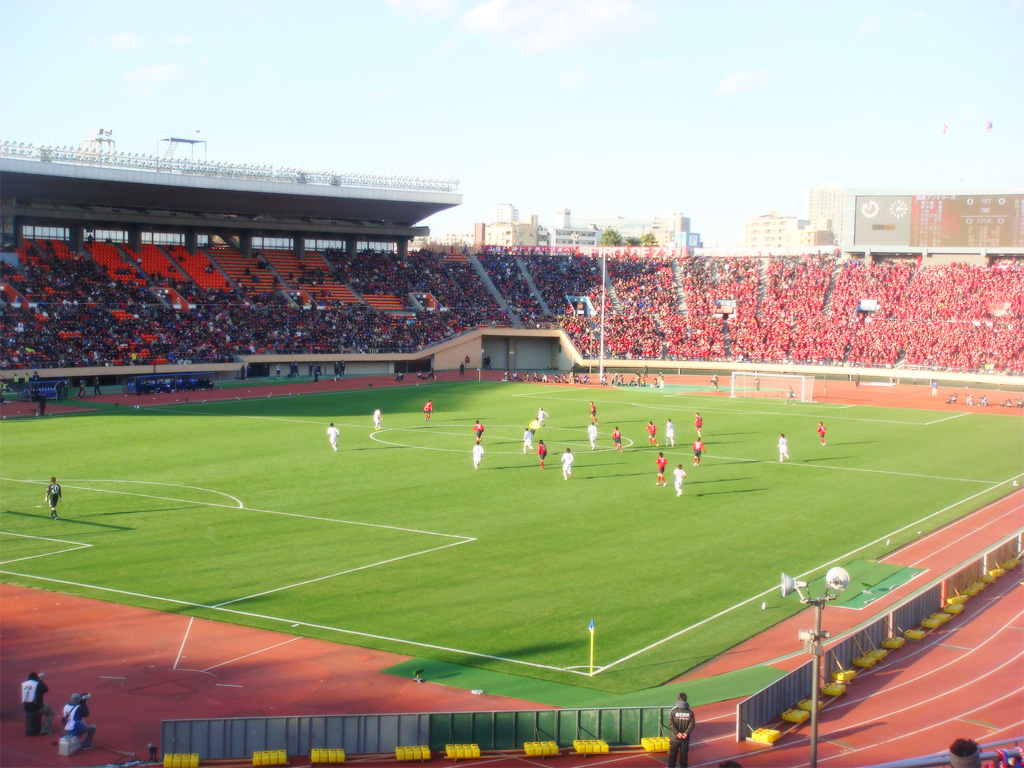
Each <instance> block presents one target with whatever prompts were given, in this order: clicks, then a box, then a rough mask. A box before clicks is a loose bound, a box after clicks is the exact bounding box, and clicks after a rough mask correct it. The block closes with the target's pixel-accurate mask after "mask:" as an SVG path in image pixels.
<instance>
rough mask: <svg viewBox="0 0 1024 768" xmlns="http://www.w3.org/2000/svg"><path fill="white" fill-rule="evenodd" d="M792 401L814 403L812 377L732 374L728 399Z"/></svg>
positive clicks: (734, 372) (744, 372)
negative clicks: (755, 398)
mask: <svg viewBox="0 0 1024 768" xmlns="http://www.w3.org/2000/svg"><path fill="white" fill-rule="evenodd" d="M790 390H792V391H793V399H794V400H799V401H800V402H801V403H811V402H814V377H813V376H801V375H798V374H787V373H750V372H747V371H733V372H732V390H731V391H730V393H729V396H730V397H776V398H782V399H783V400H786V399H789V393H790Z"/></svg>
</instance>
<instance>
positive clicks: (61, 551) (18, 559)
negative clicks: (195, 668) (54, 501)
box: [0, 531, 92, 565]
mask: <svg viewBox="0 0 1024 768" xmlns="http://www.w3.org/2000/svg"><path fill="white" fill-rule="evenodd" d="M0 536H17V537H18V538H21V539H38V540H39V541H53V542H56V543H58V544H73V545H74V546H71V547H68V548H67V549H58V550H55V551H53V552H43V553H42V554H41V555H29V556H28V557H16V558H14V559H13V560H0V565H7V564H8V563H20V562H21V561H22V560H35V559H36V558H37V557H52V556H53V555H61V554H64V553H65V552H74V551H75V550H78V549H88V548H89V547H91V546H92V544H83V543H82V542H80V541H68V540H67V539H51V538H49V537H48V536H30V535H28V534H26V533H10V532H8V531H0Z"/></svg>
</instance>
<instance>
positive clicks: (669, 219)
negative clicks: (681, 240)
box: [555, 209, 690, 245]
mask: <svg viewBox="0 0 1024 768" xmlns="http://www.w3.org/2000/svg"><path fill="white" fill-rule="evenodd" d="M566 213H568V209H566ZM558 214H559V212H558V211H556V212H555V220H556V221H558V218H559V216H558ZM572 225H573V226H574V227H576V228H580V229H588V230H589V229H597V230H599V231H601V232H603V231H604V230H606V229H614V230H615V231H616V232H618V233H619V234H620V235H622V239H623V240H626V239H628V238H631V237H635V238H640V237H643V236H644V235H646V234H648V233H649V234H652V235H654V237H655V239H656V240H657V241H658V245H674V244H675V243H676V241H677V235H679V234H683V233H686V232H689V231H690V219H689V218H688V217H686V216H683V214H681V213H670V214H669V215H667V216H646V217H642V218H630V217H628V216H575V217H573V219H572ZM556 226H557V224H556Z"/></svg>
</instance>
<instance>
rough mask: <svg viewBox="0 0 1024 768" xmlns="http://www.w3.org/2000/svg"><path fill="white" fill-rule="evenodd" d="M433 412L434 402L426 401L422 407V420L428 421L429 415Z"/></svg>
mask: <svg viewBox="0 0 1024 768" xmlns="http://www.w3.org/2000/svg"><path fill="white" fill-rule="evenodd" d="M433 412H434V401H433V400H427V404H426V405H424V406H423V420H424V421H430V414H432V413H433Z"/></svg>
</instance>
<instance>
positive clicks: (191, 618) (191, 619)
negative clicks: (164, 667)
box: [171, 616, 196, 669]
mask: <svg viewBox="0 0 1024 768" xmlns="http://www.w3.org/2000/svg"><path fill="white" fill-rule="evenodd" d="M195 620H196V617H195V616H189V617H188V626H187V627H185V634H184V636H183V637H182V638H181V646H180V647H179V648H178V655H177V656H176V657H175V658H174V666H173V667H171V669H177V668H178V662H179V661H181V654H182V653H184V652H185V643H187V642H188V635H189V632H191V631H192V622H194V621H195Z"/></svg>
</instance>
